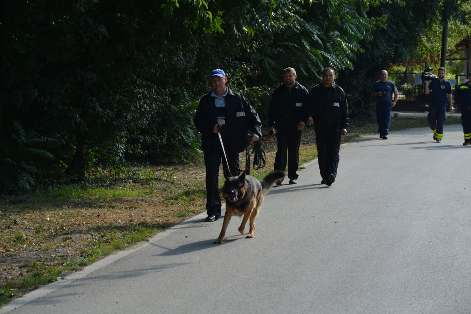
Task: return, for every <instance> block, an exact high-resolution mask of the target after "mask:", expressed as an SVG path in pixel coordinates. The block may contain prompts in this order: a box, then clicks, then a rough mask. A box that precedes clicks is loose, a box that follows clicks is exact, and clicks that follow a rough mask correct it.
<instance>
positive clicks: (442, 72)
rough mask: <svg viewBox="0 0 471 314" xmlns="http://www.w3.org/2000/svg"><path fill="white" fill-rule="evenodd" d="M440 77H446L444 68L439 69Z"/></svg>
mask: <svg viewBox="0 0 471 314" xmlns="http://www.w3.org/2000/svg"><path fill="white" fill-rule="evenodd" d="M438 78H439V79H444V78H445V70H444V69H438Z"/></svg>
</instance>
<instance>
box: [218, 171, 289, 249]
mask: <svg viewBox="0 0 471 314" xmlns="http://www.w3.org/2000/svg"><path fill="white" fill-rule="evenodd" d="M284 176H285V174H284V173H283V172H282V171H273V172H271V173H269V174H268V175H267V176H266V177H265V178H264V179H263V180H262V182H260V181H259V180H258V179H256V178H254V177H252V176H250V175H246V174H245V172H242V174H241V175H239V176H236V177H228V178H226V181H225V182H224V186H223V188H222V195H223V197H224V199H225V200H226V213H225V214H224V222H223V224H222V229H221V233H220V234H219V237H218V239H217V241H216V243H219V244H221V243H222V242H223V241H224V236H225V235H226V229H227V226H228V225H229V221H230V220H231V217H232V216H234V215H236V216H243V218H242V223H241V224H240V227H239V232H240V234H244V229H245V224H246V223H247V220H249V218H250V229H249V233H248V235H247V238H253V237H255V218H256V217H257V214H258V211H259V210H260V206H261V205H262V202H263V198H264V196H265V194H267V192H268V191H269V190H270V188H271V187H272V185H273V183H275V181H277V180H280V179H283V178H284Z"/></svg>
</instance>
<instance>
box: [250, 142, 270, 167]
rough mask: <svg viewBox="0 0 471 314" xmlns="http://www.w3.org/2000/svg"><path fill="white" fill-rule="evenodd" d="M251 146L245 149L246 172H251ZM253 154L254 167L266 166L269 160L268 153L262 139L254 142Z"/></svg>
mask: <svg viewBox="0 0 471 314" xmlns="http://www.w3.org/2000/svg"><path fill="white" fill-rule="evenodd" d="M250 154H251V152H250V148H249V147H247V149H246V151H245V173H246V174H250V168H251V165H250ZM252 154H253V164H252V166H253V169H254V170H258V169H261V168H263V167H265V165H266V163H267V160H266V158H267V157H266V153H265V150H264V149H263V144H262V141H261V140H260V141H257V142H255V143H253V144H252Z"/></svg>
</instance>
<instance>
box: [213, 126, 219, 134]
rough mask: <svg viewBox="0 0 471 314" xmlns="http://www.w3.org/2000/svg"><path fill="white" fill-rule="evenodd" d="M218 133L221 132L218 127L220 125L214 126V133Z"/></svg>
mask: <svg viewBox="0 0 471 314" xmlns="http://www.w3.org/2000/svg"><path fill="white" fill-rule="evenodd" d="M218 132H219V125H218V124H215V125H214V126H213V133H214V134H217V133H218Z"/></svg>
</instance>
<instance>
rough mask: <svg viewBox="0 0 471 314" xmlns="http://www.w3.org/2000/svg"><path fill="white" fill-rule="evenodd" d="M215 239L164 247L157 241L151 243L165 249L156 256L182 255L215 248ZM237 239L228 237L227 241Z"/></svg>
mask: <svg viewBox="0 0 471 314" xmlns="http://www.w3.org/2000/svg"><path fill="white" fill-rule="evenodd" d="M215 240H216V238H214V239H209V240H202V241H197V242H192V243H187V244H184V245H181V246H178V247H176V248H168V247H163V246H161V245H159V244H157V243H150V244H151V245H153V246H156V247H158V248H161V249H164V250H165V251H164V252H162V253H159V254H155V255H154V256H174V255H182V254H187V253H191V252H195V251H203V250H207V249H210V248H214V247H216V246H217V244H215V243H214V241H215ZM235 240H237V239H228V240H226V241H225V242H231V241H235Z"/></svg>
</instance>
